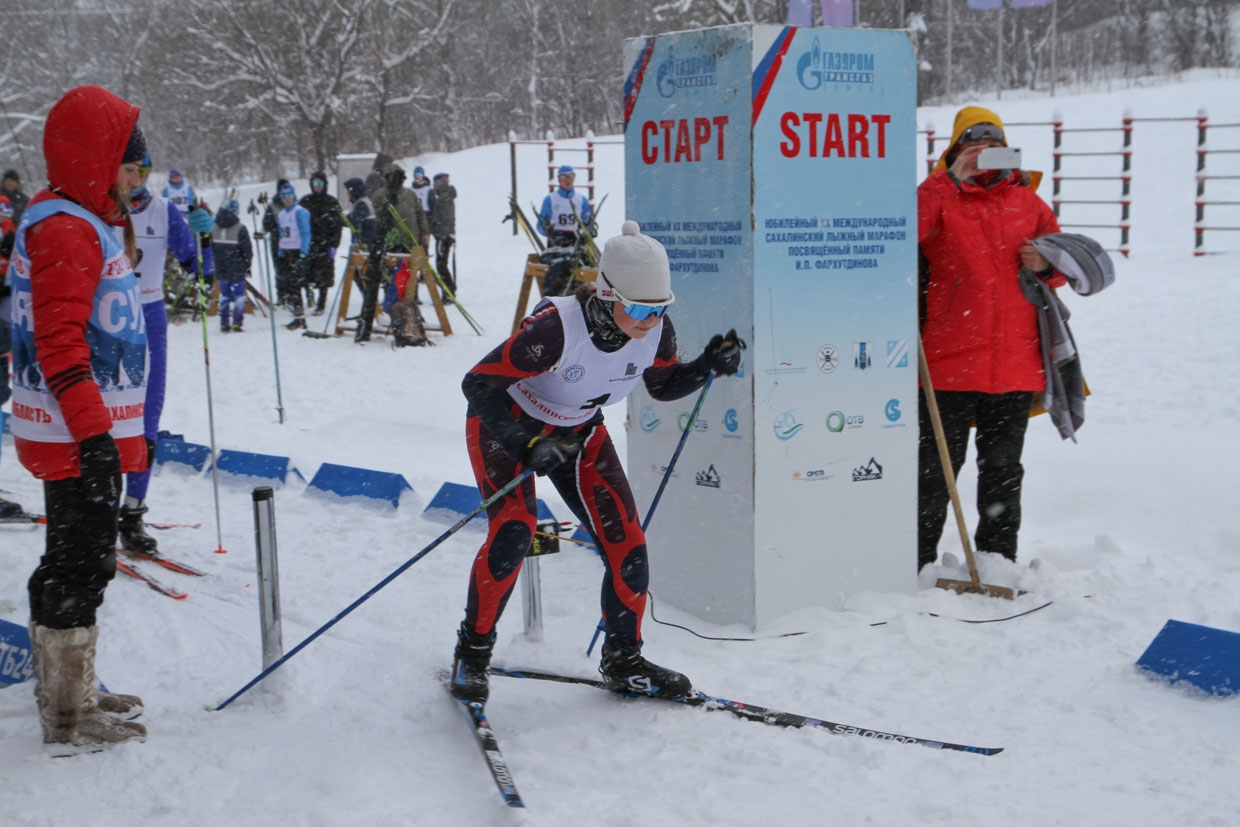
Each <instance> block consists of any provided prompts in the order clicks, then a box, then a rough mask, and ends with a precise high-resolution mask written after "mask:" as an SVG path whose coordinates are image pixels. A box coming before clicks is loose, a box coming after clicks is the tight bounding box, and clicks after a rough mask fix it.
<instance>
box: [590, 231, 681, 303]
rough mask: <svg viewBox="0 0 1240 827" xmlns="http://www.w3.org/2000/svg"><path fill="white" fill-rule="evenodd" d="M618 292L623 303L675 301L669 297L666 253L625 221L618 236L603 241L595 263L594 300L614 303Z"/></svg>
mask: <svg viewBox="0 0 1240 827" xmlns="http://www.w3.org/2000/svg"><path fill="white" fill-rule="evenodd" d="M617 293H619V294H620V296H623V297H624V298H625V299H626V300H627V301H630V302H638V303H640V304H654V305H664V304H671V303H672V302H674V301H676V297H675V296H674V295H672V272H671V268H670V267H669V266H668V263H667V250H664V249H663V245H662V244H660V243H659V242H658V241H656V240H654V239H653V238H651V237H650V236H648V235H642V234H641V228H640V227H638V226H637V222H636V221H625V222H624V224H623V225H622V226H621V227H620V235H618V236H615V237H614V238H610V239H608V240H607V243H606V244H605V245H604V246H603V258H602V260H601V261H600V262H599V279H598V297H599V298H600V299H604V300H606V301H614V300H615V299H616V298H617V296H616V294H617Z"/></svg>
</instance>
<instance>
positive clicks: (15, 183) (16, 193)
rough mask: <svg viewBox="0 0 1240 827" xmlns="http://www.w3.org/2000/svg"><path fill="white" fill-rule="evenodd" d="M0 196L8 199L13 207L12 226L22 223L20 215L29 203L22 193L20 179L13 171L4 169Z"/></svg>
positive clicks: (28, 199)
mask: <svg viewBox="0 0 1240 827" xmlns="http://www.w3.org/2000/svg"><path fill="white" fill-rule="evenodd" d="M0 195H4V197H6V198H8V199H9V203H10V204H12V205H13V215H12V216H11V218H12V219H13V226H17V225H18V224H20V223H21V222H22V213H23V212H25V210H26V205H27V204H29V203H30V196H29V195H26V193H24V192H23V191H22V179H21V176H19V175H18V174H17V170H15V169H6V170H5V171H4V182H3V184H0Z"/></svg>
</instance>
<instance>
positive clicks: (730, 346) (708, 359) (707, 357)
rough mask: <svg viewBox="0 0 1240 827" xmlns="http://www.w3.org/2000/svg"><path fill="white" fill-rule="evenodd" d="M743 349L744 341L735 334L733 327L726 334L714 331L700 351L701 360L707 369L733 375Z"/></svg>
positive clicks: (738, 367) (738, 366)
mask: <svg viewBox="0 0 1240 827" xmlns="http://www.w3.org/2000/svg"><path fill="white" fill-rule="evenodd" d="M744 349H745V341H744V340H743V339H741V338H740V337H739V336H737V335H736V329H735V328H733V329H732V330H729V331H728V335H726V336H721V335H719V334H718V333H716V334H715V335H714V336H711V337H710V341H709V342H708V343H707V344H706V350H705V351H704V352H703V353H702V361H703V362H704V363H705V365H706V367H707V368H708V369H710V370H712V371H714V372H715V373H717V374H719V375H721V376H734V375H735V374H736V372H737V371H738V370H740V367H741V351H742V350H744Z"/></svg>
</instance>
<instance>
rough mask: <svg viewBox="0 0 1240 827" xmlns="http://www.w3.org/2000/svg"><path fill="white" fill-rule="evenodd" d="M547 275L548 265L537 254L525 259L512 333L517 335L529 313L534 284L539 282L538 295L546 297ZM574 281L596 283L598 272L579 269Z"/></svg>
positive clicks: (575, 273) (574, 275) (575, 271)
mask: <svg viewBox="0 0 1240 827" xmlns="http://www.w3.org/2000/svg"><path fill="white" fill-rule="evenodd" d="M546 275H547V265H545V264H543V263H542V262H541V261H539V260H538V254H537V253H530V254H529V255H528V256H527V257H526V259H525V274H524V275H523V276H522V278H521V292H520V293H518V294H517V312H516V313H515V314H514V315H513V317H512V332H513V333H516V332H517V331H518V330H520V329H521V321H522V320H523V319H524V318H525V316H526V314H527V313H528V312H529V304H530V291H531V289H532V288H533V285H534V282H538V295H539V296H540V297H541V296H545V295H546V293H544V292H543V277H544V276H546ZM573 279H574V280H576V281H596V280H597V279H598V270H596V269H594V268H590V267H578V268H577V269H576V270H574V271H573Z"/></svg>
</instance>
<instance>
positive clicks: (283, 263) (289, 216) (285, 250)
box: [276, 184, 310, 330]
mask: <svg viewBox="0 0 1240 827" xmlns="http://www.w3.org/2000/svg"><path fill="white" fill-rule="evenodd" d="M278 198H279V199H280V212H279V213H277V214H276V223H277V225H278V226H279V233H280V240H279V245H280V248H279V253H278V254H277V255H276V282H277V283H279V282H280V281H281V280H283V281H284V284H285V289H284V291H283V292H284V295H286V296H288V300H289V303H290V304H291V305H292V311H293V321H291V322H289V323H288V324H287V325H285V327H286V328H288V329H289V330H304V329H305V327H306V308H305V303H304V301H303V299H302V290H303V288H304V287H305V286H306V263H305V260H306V257H307V256H309V255H310V211H309V210H307V209H306V208H305V207H303V206H301V205H300V204H298V203H297V190H295V189H293V185H292V184H284V185H282V186H281V187H280V193H279V195H278Z"/></svg>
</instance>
